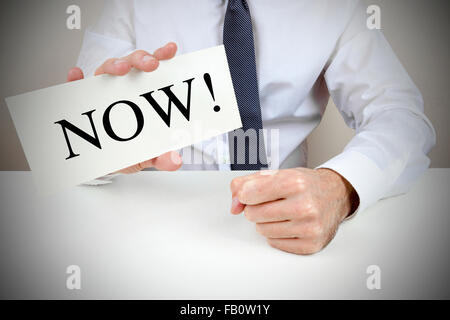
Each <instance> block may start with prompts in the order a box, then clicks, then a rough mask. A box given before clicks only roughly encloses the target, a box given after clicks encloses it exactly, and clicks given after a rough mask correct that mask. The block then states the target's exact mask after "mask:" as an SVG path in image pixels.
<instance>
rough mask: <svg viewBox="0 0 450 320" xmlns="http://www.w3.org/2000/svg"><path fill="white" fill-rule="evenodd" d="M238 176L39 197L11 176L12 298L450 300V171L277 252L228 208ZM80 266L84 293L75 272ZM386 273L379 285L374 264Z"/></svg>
mask: <svg viewBox="0 0 450 320" xmlns="http://www.w3.org/2000/svg"><path fill="white" fill-rule="evenodd" d="M238 174H242V173H236V172H187V171H185V172H175V173H167V172H142V173H139V174H135V175H131V176H121V177H118V178H117V179H116V180H115V182H114V183H113V184H110V185H105V186H101V187H93V186H78V187H74V188H71V189H68V190H65V191H63V192H61V193H59V194H56V195H52V196H45V197H41V196H38V194H37V193H36V191H35V189H34V185H33V183H32V179H31V174H30V173H29V172H0V230H1V232H0V250H1V251H0V261H1V262H0V263H1V268H0V286H1V290H0V291H1V296H2V298H38V299H39V298H45V299H48V298H74V299H79V298H96V299H100V298H106V299H109V298H118V299H122V298H124V299H128V298H135V299H141V298H145V299H310V298H326V299H348V298H355V299H378V298H387V299H391V298H395V299H397V298H406V299H409V298H449V297H450V293H449V291H450V289H449V287H450V281H449V278H450V268H449V266H450V259H449V255H450V250H449V248H448V246H449V244H450V242H449V240H450V236H449V227H450V212H449V208H450V193H449V190H450V179H449V178H450V169H431V170H429V171H427V172H426V174H425V175H424V176H423V177H422V178H421V179H420V181H419V182H417V183H415V184H414V186H413V188H412V190H411V191H410V192H409V193H408V194H406V195H403V196H398V197H395V198H390V199H386V200H383V201H380V202H379V203H378V204H376V205H375V206H373V207H371V208H369V209H367V210H366V211H364V212H362V213H360V214H359V215H358V216H356V217H355V218H354V219H351V220H349V221H347V222H345V223H344V224H342V225H341V228H340V229H339V232H338V234H337V236H336V238H335V239H334V240H333V242H332V243H331V244H330V245H329V246H328V247H327V248H326V249H325V250H323V251H321V252H320V253H318V254H315V255H312V256H298V255H293V254H289V253H285V252H282V251H278V250H276V249H273V248H271V247H270V246H268V245H267V244H266V241H265V239H264V238H263V237H262V236H260V235H259V234H257V233H256V231H255V228H254V225H253V224H252V223H250V222H248V221H247V220H246V219H245V218H244V216H243V215H239V216H233V215H231V214H230V213H229V207H230V202H231V199H230V197H231V195H230V191H229V183H230V181H231V179H232V177H233V176H235V175H238ZM69 265H78V266H80V268H81V290H68V289H67V288H66V277H67V276H68V275H67V274H66V268H67V266H69ZM369 265H378V266H379V267H380V269H381V289H380V290H368V289H367V287H366V279H367V277H368V276H369V275H368V274H367V273H366V269H367V267H368V266H369Z"/></svg>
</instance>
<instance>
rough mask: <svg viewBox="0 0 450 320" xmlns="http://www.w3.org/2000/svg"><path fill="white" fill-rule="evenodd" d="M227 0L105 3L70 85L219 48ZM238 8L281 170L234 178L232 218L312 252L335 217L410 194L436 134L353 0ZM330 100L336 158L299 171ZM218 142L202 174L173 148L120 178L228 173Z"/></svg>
mask: <svg viewBox="0 0 450 320" xmlns="http://www.w3.org/2000/svg"><path fill="white" fill-rule="evenodd" d="M236 1H238V0H236ZM236 1H233V0H230V1H226V0H196V1H186V0H166V1H139V0H135V1H120V0H117V1H108V2H107V3H106V6H105V9H104V12H103V14H102V16H101V18H100V20H99V21H98V23H97V24H96V25H95V26H94V27H92V28H90V29H89V30H87V31H86V34H85V39H84V43H83V47H82V50H81V53H80V57H79V60H78V67H79V68H73V69H71V70H70V71H69V74H68V81H74V80H78V79H82V78H83V76H84V75H86V76H90V75H98V74H102V73H108V74H114V75H119V76H120V75H124V74H126V73H128V71H130V70H131V68H137V69H140V70H143V71H145V72H151V71H153V70H155V69H156V68H157V67H158V64H159V61H161V60H166V59H170V58H172V57H173V56H174V55H175V54H176V53H178V54H182V53H187V52H191V51H195V50H199V49H203V48H208V47H212V46H216V45H220V44H222V43H223V33H222V32H223V28H224V27H223V25H224V18H225V14H226V12H227V6H229V5H230V3H231V2H236ZM239 1H241V2H239V4H240V5H243V6H244V7H245V8H246V9H247V10H249V13H250V14H251V22H252V24H253V34H254V49H255V56H256V70H257V79H258V88H259V99H260V108H261V116H262V121H263V127H264V129H268V130H273V129H276V130H279V131H278V132H279V162H280V163H281V164H280V165H279V166H277V167H273V166H272V167H271V168H270V169H280V170H275V171H270V170H269V171H261V173H256V174H252V175H246V176H242V177H239V178H236V179H234V180H233V181H232V184H231V192H232V207H231V212H232V213H234V214H237V213H240V212H242V211H244V212H245V216H246V218H247V219H249V220H250V221H252V222H254V223H255V224H256V229H257V231H258V232H260V233H261V234H262V235H264V236H265V237H267V239H268V242H269V244H270V245H272V246H273V247H276V248H278V249H281V250H284V251H288V252H293V253H297V254H311V253H315V252H317V251H320V250H321V249H322V248H324V247H325V246H326V245H327V244H328V243H329V241H330V240H331V239H332V238H333V237H334V235H335V233H336V231H337V229H338V226H339V224H340V223H341V222H342V221H343V220H344V219H345V218H347V217H349V216H352V215H354V213H356V212H357V211H361V210H364V209H365V208H367V207H368V206H370V205H372V204H373V203H375V202H376V201H377V200H379V199H381V198H383V197H388V196H392V195H396V194H400V193H404V192H406V191H407V190H408V188H409V187H410V185H411V184H412V182H413V181H415V180H416V179H417V178H418V177H419V176H420V175H421V174H422V173H423V172H424V171H425V170H426V169H427V168H428V166H429V159H428V157H427V153H428V152H429V150H430V149H431V147H432V146H433V145H434V143H435V132H434V129H433V127H432V125H431V123H430V122H429V120H428V119H427V118H426V116H425V115H424V113H423V100H422V96H421V94H420V92H419V91H418V89H417V88H416V86H415V85H414V83H413V82H412V81H411V79H410V78H409V76H408V74H407V73H406V71H405V70H404V68H403V67H402V65H401V63H400V62H399V61H398V59H397V58H396V56H395V54H394V53H393V51H392V49H391V47H390V46H389V44H388V43H387V41H386V39H385V38H384V36H383V35H382V33H381V32H380V31H379V30H369V29H368V28H367V23H366V19H367V15H366V11H365V7H364V6H363V5H362V3H360V1H359V0H339V1H336V0H315V1H308V0H295V1H294V0H279V1H270V0H258V1H251V0H247V1H245V0H239ZM236 3H237V2H236ZM165 43H167V44H166V45H164V46H162V47H161V45H163V44H165ZM151 52H153V53H151ZM83 73H84V75H83ZM233 82H234V79H233ZM235 86H236V84H235ZM330 94H331V97H332V99H333V101H334V102H335V104H336V106H337V107H338V109H339V111H340V113H341V115H342V116H343V118H344V120H345V122H346V123H347V125H348V126H350V127H351V128H353V129H355V130H356V135H355V136H354V138H353V139H352V140H351V141H350V142H349V144H348V145H347V146H346V147H345V149H344V150H343V152H342V153H341V154H339V155H337V156H336V157H334V158H332V159H330V160H329V161H327V162H326V163H324V164H322V165H321V166H320V167H319V168H316V169H314V170H312V169H307V168H304V166H305V165H306V152H307V148H306V138H307V136H308V135H309V134H310V133H311V131H312V130H313V129H314V128H315V127H316V126H317V125H318V123H319V122H320V120H321V116H322V114H323V112H324V110H325V107H326V105H327V101H328V98H329V96H330ZM330 138H332V137H330ZM221 139H222V141H223V144H222V145H223V148H224V150H222V151H223V152H218V151H219V150H213V151H214V152H211V154H207V155H206V157H210V158H212V159H213V160H214V165H213V166H212V167H211V165H210V164H209V163H208V164H198V165H196V166H195V165H194V166H193V165H184V164H182V158H181V157H180V155H179V154H178V153H177V152H171V153H167V154H164V155H161V156H160V157H157V158H155V159H151V160H148V161H145V162H143V163H140V164H137V165H135V166H132V167H130V168H126V169H124V170H122V171H121V172H123V173H133V172H137V171H140V170H142V169H144V168H148V167H155V168H156V169H159V170H176V169H179V168H180V167H181V168H182V169H183V168H184V169H211V168H212V169H218V170H230V166H229V165H227V164H225V165H224V159H221V158H219V156H218V154H221V155H222V156H223V155H224V156H225V157H229V155H228V153H227V150H226V149H227V148H228V147H227V145H228V140H227V139H228V138H227V135H224V136H223V137H221ZM196 147H198V148H194V149H196V150H198V149H202V147H201V146H196ZM269 148H270V146H267V149H269ZM201 152H204V150H203V151H201ZM289 168H290V169H289ZM262 173H264V174H262Z"/></svg>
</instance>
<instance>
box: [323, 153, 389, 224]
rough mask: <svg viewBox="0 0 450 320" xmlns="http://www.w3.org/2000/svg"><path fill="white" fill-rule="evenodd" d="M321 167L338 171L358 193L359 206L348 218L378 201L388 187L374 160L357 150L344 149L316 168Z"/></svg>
mask: <svg viewBox="0 0 450 320" xmlns="http://www.w3.org/2000/svg"><path fill="white" fill-rule="evenodd" d="M319 168H327V169H331V170H334V171H336V172H337V173H339V174H340V175H341V176H343V177H344V178H345V179H346V180H347V181H348V182H349V183H350V184H351V185H352V186H353V188H354V189H355V191H356V193H357V194H358V196H359V206H358V208H357V209H356V210H355V212H353V213H352V214H351V215H350V216H348V217H347V218H346V219H349V218H351V217H353V216H355V215H356V213H358V212H362V211H364V210H365V209H366V208H368V207H369V206H371V205H372V204H374V203H375V202H377V201H378V200H379V199H381V197H382V196H383V194H384V193H385V191H386V190H387V189H388V183H387V181H386V179H385V178H384V174H383V171H382V170H381V169H380V168H379V167H378V166H377V165H376V164H375V162H374V161H373V160H371V159H370V158H368V157H367V156H365V155H364V154H362V153H359V152H357V151H353V150H347V151H344V152H343V153H341V154H339V155H337V156H336V157H334V158H332V159H330V160H328V161H327V162H325V163H324V164H322V165H320V166H318V167H317V168H316V169H319Z"/></svg>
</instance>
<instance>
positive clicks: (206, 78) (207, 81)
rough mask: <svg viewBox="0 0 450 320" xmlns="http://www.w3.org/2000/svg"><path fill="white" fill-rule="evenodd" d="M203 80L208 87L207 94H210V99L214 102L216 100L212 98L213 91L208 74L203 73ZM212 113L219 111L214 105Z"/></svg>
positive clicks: (218, 107)
mask: <svg viewBox="0 0 450 320" xmlns="http://www.w3.org/2000/svg"><path fill="white" fill-rule="evenodd" d="M203 80H205V83H206V86H207V87H208V90H209V93H210V94H211V97H212V98H213V100H214V102H215V101H216V98H215V97H214V90H213V87H212V82H211V76H210V75H209V73H205V74H204V75H203ZM214 111H215V112H219V111H220V106H218V105H215V106H214Z"/></svg>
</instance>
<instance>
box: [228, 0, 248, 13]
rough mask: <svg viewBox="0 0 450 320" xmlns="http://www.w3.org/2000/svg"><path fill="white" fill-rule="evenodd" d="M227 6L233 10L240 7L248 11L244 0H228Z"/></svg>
mask: <svg viewBox="0 0 450 320" xmlns="http://www.w3.org/2000/svg"><path fill="white" fill-rule="evenodd" d="M228 8H229V10H233V11H235V10H239V9H240V8H244V9H245V10H247V11H249V10H248V4H247V1H245V0H228Z"/></svg>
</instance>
